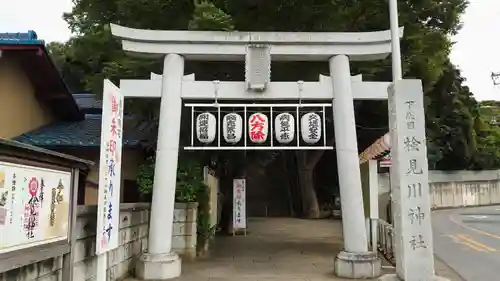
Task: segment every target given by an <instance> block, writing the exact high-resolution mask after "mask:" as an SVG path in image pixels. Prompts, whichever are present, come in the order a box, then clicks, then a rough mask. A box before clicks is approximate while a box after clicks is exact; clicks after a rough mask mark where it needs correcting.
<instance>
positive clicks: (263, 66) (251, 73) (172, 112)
mask: <svg viewBox="0 0 500 281" xmlns="http://www.w3.org/2000/svg"><path fill="white" fill-rule="evenodd" d="M111 30H112V33H113V35H115V36H117V37H120V38H122V45H123V49H124V50H125V51H127V52H130V53H135V54H142V55H149V56H156V57H163V58H164V69H163V76H162V81H161V95H159V94H158V92H160V91H159V90H157V89H158V88H157V86H158V84H157V82H158V81H153V80H150V81H142V82H145V83H141V81H139V83H135V85H139V84H140V85H142V86H143V87H140V86H139V87H132V86H131V85H132V84H133V83H131V84H129V87H127V85H126V83H120V87H121V88H122V90H123V92H124V93H127V92H130V91H132V89H131V88H134V89H135V90H136V91H137V92H140V93H142V97H160V98H161V102H160V123H159V135H158V147H157V152H156V153H157V157H156V165H155V178H154V185H153V202H152V205H151V220H150V230H149V246H148V251H147V253H144V254H143V255H142V256H141V257H140V258H139V263H138V265H137V275H138V276H137V277H139V278H141V279H143V280H167V279H173V278H176V277H178V276H179V275H180V274H181V263H180V260H179V258H178V256H177V255H176V254H173V253H172V252H171V251H172V247H171V237H172V223H173V211H174V199H175V186H176V171H177V157H178V151H179V134H180V123H181V122H180V121H181V120H180V118H181V106H182V99H207V98H208V97H207V91H208V90H207V88H201V89H200V88H197V87H196V85H197V84H196V81H187V80H186V81H183V71H184V58H186V59H192V60H212V61H214V60H219V61H220V60H232V61H235V60H236V61H237V60H239V61H244V60H247V61H246V67H247V69H246V74H247V81H246V82H227V83H226V84H225V88H224V87H222V88H221V89H220V96H219V98H220V99H223V98H224V99H240V100H241V99H247V100H257V99H259V100H264V99H268V100H269V99H270V100H273V99H287V100H300V99H302V100H307V99H308V100H321V99H323V100H324V99H331V100H333V111H334V119H335V121H334V122H335V138H336V146H337V160H338V162H339V165H338V167H339V183H340V191H341V194H340V195H341V204H342V216H343V219H344V224H343V232H344V243H345V248H344V251H343V252H341V253H340V254H339V255H338V256H337V258H336V261H335V272H336V274H337V275H338V276H339V277H344V278H353V279H356V278H374V277H378V276H379V275H380V271H381V261H380V259H379V258H377V255H376V253H372V252H369V251H368V243H367V240H368V239H367V232H366V228H365V220H364V211H363V201H362V200H363V199H362V193H361V192H362V191H361V178H360V168H359V159H358V150H357V138H356V128H355V119H354V105H353V99H354V96H355V95H358V94H360V95H365V96H366V95H367V94H368V95H370V94H373V93H374V92H376V90H377V89H381V90H382V91H381V92H383V95H385V96H386V95H387V86H388V85H386V84H384V83H375V82H368V83H372V84H369V85H370V87H367V88H366V89H365V90H363V91H359V89H361V88H362V86H363V83H364V82H362V81H358V82H353V80H352V79H351V75H350V68H349V59H351V60H377V59H383V58H385V57H386V56H387V55H388V54H389V53H390V51H391V45H390V41H391V37H390V32H389V31H382V32H367V33H291V32H196V31H152V30H137V29H130V28H126V27H121V26H117V25H114V24H112V25H111ZM401 31H402V30H401ZM400 33H401V34H400V35H402V32H400ZM259 46H264V47H263V48H261V49H259V48H260V47H259ZM251 49H252V50H251ZM266 52H268V53H266ZM253 55H255V60H253V58H252V57H253ZM271 58H272V59H273V60H281V61H328V60H329V61H330V71H331V78H332V79H331V80H332V82H331V83H333V87H332V86H331V85H332V84H329V85H328V87H323V85H324V83H322V81H320V82H306V83H304V85H303V86H304V87H309V88H308V89H309V90H308V91H307V96H301V94H300V93H298V92H293V91H289V90H288V88H287V87H286V86H287V85H284V84H283V82H271V81H270V73H269V67H270V59H271ZM249 62H250V63H249ZM268 63H269V65H267V64H268ZM252 68H255V69H252ZM320 80H321V79H320ZM323 80H324V79H323ZM323 82H324V81H323ZM197 83H199V84H198V85H199V86H201V85H206V84H203V81H200V82H197ZM273 83H274V84H273ZM280 83H281V84H280ZM364 85H367V84H364ZM221 86H223V85H221ZM354 87H358V88H357V90H358V91H353V88H354ZM127 88H130V89H127ZM313 88H315V89H320V90H319V91H314V90H311V89H313ZM195 89H199V90H195ZM273 89H274V90H273ZM281 89H284V90H281ZM332 89H333V90H332ZM184 92H185V93H184ZM124 96H127V94H124ZM128 96H134V95H128ZM139 96H140V95H139ZM136 97H137V95H136ZM211 98H213V96H212V95H210V99H211ZM244 122H246V120H245V121H244ZM297 122H298V120H297ZM244 133H245V132H244Z"/></svg>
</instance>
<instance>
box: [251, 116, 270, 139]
mask: <svg viewBox="0 0 500 281" xmlns="http://www.w3.org/2000/svg"><path fill="white" fill-rule="evenodd" d="M268 128H269V122H268V119H267V116H266V115H265V114H262V113H254V114H252V115H250V119H248V136H249V137H250V141H252V142H253V143H263V142H265V141H266V140H267V134H268Z"/></svg>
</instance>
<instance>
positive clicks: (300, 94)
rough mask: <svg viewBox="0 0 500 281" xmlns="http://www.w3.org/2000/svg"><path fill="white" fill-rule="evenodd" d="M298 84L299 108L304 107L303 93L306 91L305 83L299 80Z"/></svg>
mask: <svg viewBox="0 0 500 281" xmlns="http://www.w3.org/2000/svg"><path fill="white" fill-rule="evenodd" d="M297 84H298V85H299V107H302V91H303V90H304V81H302V80H299V81H297Z"/></svg>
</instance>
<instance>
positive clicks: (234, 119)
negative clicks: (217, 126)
mask: <svg viewBox="0 0 500 281" xmlns="http://www.w3.org/2000/svg"><path fill="white" fill-rule="evenodd" d="M222 124H223V125H222V133H223V135H224V140H225V141H226V142H227V143H231V144H232V143H238V142H239V141H240V140H241V133H242V127H243V121H242V119H241V116H240V115H239V114H236V113H229V114H226V115H225V116H224V118H223V119H222Z"/></svg>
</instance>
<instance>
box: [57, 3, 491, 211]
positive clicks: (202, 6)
mask: <svg viewBox="0 0 500 281" xmlns="http://www.w3.org/2000/svg"><path fill="white" fill-rule="evenodd" d="M74 3H75V6H74V8H73V10H72V11H71V12H70V13H67V14H65V15H64V19H65V20H66V22H67V23H68V24H69V26H70V28H71V30H72V31H73V32H74V34H75V37H73V38H71V39H70V40H69V41H68V42H66V43H64V44H59V43H53V44H51V45H50V46H49V49H50V52H51V54H52V55H53V56H54V58H55V61H56V63H57V64H58V66H59V68H60V70H61V72H62V73H63V76H64V78H65V80H66V82H67V83H68V84H69V86H70V88H71V89H72V90H75V91H77V90H79V91H83V90H86V91H91V92H94V93H100V92H101V91H102V80H103V78H108V79H111V80H113V81H115V82H118V80H119V79H126V78H147V77H149V74H150V72H156V73H161V61H158V60H156V61H150V60H141V59H137V58H131V57H129V56H126V55H125V54H124V52H123V51H122V50H121V46H120V44H119V42H118V41H117V40H116V39H115V38H113V37H112V36H111V33H110V29H109V23H116V24H119V25H123V26H127V27H132V28H141V29H158V30H166V29H170V30H185V29H191V30H225V31H232V30H239V31H297V32H302V31H333V32H358V31H380V30H387V29H389V14H388V13H389V11H388V2H387V0H382V1H375V0H273V1H257V0H212V1H209V0H194V1H193V0H74ZM467 5H468V1H467V0H446V1H437V0H399V1H398V6H399V12H400V16H399V20H400V25H401V26H404V37H403V39H402V42H401V49H402V55H403V73H404V77H405V78H418V79H422V81H423V86H424V91H425V100H426V110H427V136H428V151H429V161H430V167H431V168H435V169H446V170H451V169H481V168H498V167H500V161H499V160H498V159H500V155H499V153H498V152H497V149H496V147H497V144H498V140H500V133H499V132H498V130H497V129H496V127H492V126H490V125H489V124H488V123H487V122H484V120H483V119H482V118H481V111H480V104H478V103H477V102H476V101H475V100H474V98H473V96H472V93H471V92H470V90H469V89H468V88H467V87H466V86H464V85H463V83H464V78H463V77H461V75H460V71H459V70H458V69H456V67H455V66H453V64H452V63H450V61H449V58H448V57H449V52H450V48H451V46H452V42H451V40H450V38H451V36H452V35H454V34H456V33H457V32H458V30H459V29H460V16H461V15H462V14H463V12H464V11H465V9H466V7H467ZM186 71H187V72H188V73H192V72H195V73H196V77H197V79H203V80H212V79H218V80H242V79H243V78H244V71H243V66H242V64H235V63H219V62H212V63H207V62H203V63H202V62H188V63H187V65H186ZM352 72H353V74H359V73H361V74H363V79H364V80H381V81H390V80H391V63H390V58H388V59H385V60H380V61H375V62H363V63H358V62H355V63H352ZM318 74H328V65H327V63H326V62H324V63H304V62H287V63H273V66H272V75H273V80H282V81H297V80H317V79H318ZM130 108H135V109H136V110H138V111H139V112H140V113H141V115H143V116H148V118H151V119H155V116H157V112H156V111H155V110H156V109H155V108H157V106H153V104H151V103H139V102H135V103H134V106H132V107H130ZM356 122H357V124H358V125H359V128H358V136H359V146H360V147H359V148H360V149H364V148H366V147H367V146H368V145H370V144H371V142H372V141H373V140H375V139H376V138H378V137H380V136H381V135H382V134H384V133H385V132H386V131H387V122H388V121H387V103H381V102H378V103H377V102H368V101H359V102H356ZM367 128H372V129H367ZM373 128H375V129H373ZM377 128H378V129H377ZM308 153H309V152H308ZM313 153H315V152H310V155H302V156H301V159H302V160H304V159H305V160H304V161H299V162H300V163H302V162H303V167H302V168H303V169H302V170H304V171H305V170H307V171H311V169H312V170H314V166H315V165H316V163H317V162H318V161H317V159H319V158H318V157H315V156H317V155H315V154H313ZM221 155H223V157H222V158H224V159H226V160H224V161H233V160H234V161H236V160H238V159H232V160H231V157H230V156H229V157H227V155H225V154H221ZM270 155H271V157H270V158H269V159H272V157H275V156H276V155H274V154H270ZM238 157H239V158H241V157H240V156H238ZM248 157H252V156H251V154H250V155H248ZM228 159H229V160H228ZM307 159H313V160H314V161H315V162H314V163H313V162H308V161H307ZM313 160H311V161H313ZM262 163H267V162H266V161H262ZM263 165H265V164H263ZM306 168H307V169H306ZM311 177H312V176H311V175H310V174H309V175H307V178H309V179H310V178H311ZM309 181H310V180H309ZM310 197H313V196H310ZM305 209H307V207H305Z"/></svg>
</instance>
